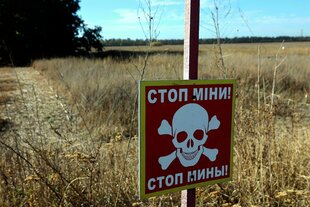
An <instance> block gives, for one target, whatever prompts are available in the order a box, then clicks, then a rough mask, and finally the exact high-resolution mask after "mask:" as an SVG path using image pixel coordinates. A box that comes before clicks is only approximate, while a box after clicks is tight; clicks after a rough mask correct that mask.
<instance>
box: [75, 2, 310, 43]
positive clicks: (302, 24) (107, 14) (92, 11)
mask: <svg viewBox="0 0 310 207" xmlns="http://www.w3.org/2000/svg"><path fill="white" fill-rule="evenodd" d="M151 1H152V3H153V7H152V9H153V11H155V10H157V13H156V16H155V18H154V21H155V24H156V25H158V27H157V30H158V31H159V35H158V39H183V37H184V0H151ZM215 1H216V2H218V8H219V25H220V32H221V36H222V37H240V36H271V37H273V36H280V35H290V36H300V35H304V36H310V0H215ZM141 2H142V3H141ZM144 2H145V0H111V1H109V0H81V2H80V6H81V9H80V11H79V13H78V14H79V15H80V16H81V17H82V19H83V20H84V21H85V23H86V24H87V25H88V26H89V27H93V26H95V25H98V26H101V27H102V36H103V37H104V39H111V38H123V39H125V38H131V39H144V38H145V35H144V33H143V29H142V27H143V28H144V29H145V30H146V23H145V21H143V19H144V17H143V15H144V13H143V11H142V9H141V8H146V6H144V4H143V3H144ZM200 2H201V13H200V19H201V20H200V38H212V37H215V30H214V26H213V25H214V24H213V22H212V18H211V16H212V15H211V14H212V12H213V13H214V12H215V7H214V0H200ZM139 17H140V20H141V21H140V22H141V24H140V23H139Z"/></svg>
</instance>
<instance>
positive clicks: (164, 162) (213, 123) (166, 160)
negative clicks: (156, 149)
mask: <svg viewBox="0 0 310 207" xmlns="http://www.w3.org/2000/svg"><path fill="white" fill-rule="evenodd" d="M219 127H220V122H219V120H218V119H217V117H216V116H213V117H212V119H211V120H210V122H209V127H208V131H211V130H215V129H218V128H219ZM171 132H172V130H171V126H170V124H169V123H168V121H167V120H163V121H162V122H161V125H160V127H159V128H158V134H159V135H171V136H172V133H171ZM200 147H202V149H201V148H200ZM200 147H199V148H200V149H199V152H200V151H201V150H202V154H203V155H204V156H206V157H207V158H209V160H210V161H212V162H213V161H215V160H216V157H217V155H218V149H209V148H206V147H204V146H200ZM180 150H181V149H176V150H175V151H173V152H172V153H170V154H169V155H166V156H162V157H160V158H159V159H158V162H159V164H160V165H161V168H162V169H163V170H166V169H167V168H168V167H169V166H170V164H171V163H172V162H173V161H174V160H175V159H176V157H177V153H180V154H181V152H180ZM199 152H198V153H199ZM196 156H197V155H196Z"/></svg>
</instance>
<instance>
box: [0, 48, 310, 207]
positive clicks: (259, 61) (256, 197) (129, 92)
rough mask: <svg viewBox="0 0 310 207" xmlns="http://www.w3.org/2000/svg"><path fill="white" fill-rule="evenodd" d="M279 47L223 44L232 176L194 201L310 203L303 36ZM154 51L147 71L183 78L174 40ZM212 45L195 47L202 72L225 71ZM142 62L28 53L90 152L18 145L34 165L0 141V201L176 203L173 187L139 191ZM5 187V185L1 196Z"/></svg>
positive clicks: (156, 76)
mask: <svg viewBox="0 0 310 207" xmlns="http://www.w3.org/2000/svg"><path fill="white" fill-rule="evenodd" d="M279 47H280V44H262V45H260V46H259V48H260V50H259V52H258V45H252V44H240V45H223V51H224V60H225V64H226V67H227V71H228V72H229V73H228V74H227V75H228V76H229V77H231V78H236V79H237V80H238V81H237V83H238V87H237V101H236V115H235V123H236V124H235V126H236V128H235V147H234V155H235V157H234V178H233V181H232V182H230V183H225V184H220V185H214V186H209V187H205V188H199V189H197V205H198V206H296V207H297V206H305V207H306V206H309V205H310V203H309V201H310V172H309V169H310V159H309V152H308V151H309V149H310V131H309V127H308V126H309V121H310V117H309V114H310V107H309V99H308V96H309V94H308V93H309V90H310V85H309V84H310V82H309V77H310V68H309V65H310V60H309V58H308V57H309V53H310V51H309V48H310V44H309V43H304V44H293V43H290V44H285V49H284V50H282V48H281V50H280V51H279ZM122 49H124V48H122ZM125 49H127V50H128V49H130V48H125ZM139 50H145V48H139ZM161 50H163V51H165V53H164V54H157V55H153V56H150V58H149V60H148V64H147V68H146V74H145V79H149V80H161V79H180V78H182V62H183V58H182V55H169V54H168V53H167V51H170V50H172V51H180V50H181V48H180V47H177V46H173V47H166V46H165V47H163V48H161ZM213 51H214V49H213V46H210V45H209V46H202V47H201V48H200V60H199V63H200V64H199V74H200V76H199V78H200V79H209V78H221V77H223V76H224V74H223V71H221V70H219V68H218V67H217V59H216V55H215V54H214V52H213ZM276 54H278V56H277V57H276ZM258 57H259V58H258ZM284 58H285V61H284V62H283V63H281V60H283V59H284ZM279 63H281V64H280V65H279V67H278V70H277V73H276V79H274V76H273V74H274V69H275V66H276V65H277V64H279ZM143 64H144V58H143V57H135V58H128V59H123V60H115V59H112V58H106V59H96V60H95V59H93V60H90V59H80V58H66V59H52V60H40V61H36V62H35V63H34V65H33V66H34V67H35V69H37V70H39V71H41V72H42V74H44V75H46V77H48V78H49V80H50V81H51V84H53V86H54V88H55V89H56V91H57V93H59V95H64V96H66V97H68V99H70V102H71V104H72V108H74V110H75V111H77V112H78V113H79V114H80V116H82V117H83V120H84V121H79V123H78V124H79V125H80V127H85V128H87V129H89V131H90V133H91V135H90V136H89V137H85V139H91V142H92V143H93V144H92V146H93V147H95V148H96V150H92V149H89V148H88V147H87V146H83V145H80V146H77V147H76V148H75V151H72V152H67V151H66V150H65V149H66V148H65V147H64V146H62V145H57V146H56V147H55V148H53V149H52V150H51V149H49V148H48V146H45V147H43V146H41V145H39V144H37V143H32V144H33V146H34V148H35V149H37V148H39V149H40V150H41V151H37V153H35V154H34V155H31V154H29V153H26V152H25V153H26V154H27V156H29V157H24V158H25V160H35V162H34V163H35V164H36V165H35V166H34V169H29V165H27V163H26V161H25V160H23V159H21V158H20V157H19V156H16V153H15V154H14V153H12V150H10V149H8V148H9V147H12V149H13V150H14V149H15V150H16V147H19V145H18V144H16V145H9V146H2V147H3V148H4V149H5V150H7V151H11V153H9V152H7V153H8V154H7V156H8V157H10V156H11V159H8V157H7V158H6V159H3V160H2V162H1V164H0V173H2V174H0V175H1V176H0V183H1V184H0V186H1V188H0V189H2V190H0V196H2V198H7V199H10V200H9V201H8V202H2V203H1V202H0V205H1V206H12V205H15V206H23V204H24V205H26V204H28V205H29V203H32V204H33V205H35V206H46V205H50V206H77V205H79V206H176V205H179V204H180V202H179V196H180V195H179V193H175V194H171V195H165V196H161V197H159V198H151V199H148V200H145V201H139V199H138V195H137V193H138V192H137V164H138V163H137V148H136V146H137V115H136V113H135V110H134V109H135V107H136V104H137V103H136V96H137V90H138V89H137V81H138V79H139V77H140V72H141V71H140V70H139V69H140V68H142V67H143ZM258 66H259V67H258ZM258 68H259V71H258ZM297 71H298V72H297ZM258 72H259V74H258ZM258 77H259V78H258ZM274 81H276V82H275V83H276V88H275V91H274V96H273V98H272V84H273V82H274ZM272 99H274V100H273V104H272V105H271V102H272V101H271V100H272ZM77 142H78V141H77ZM75 144H77V143H72V145H75ZM41 147H42V149H41ZM25 150H26V149H25ZM54 151H57V153H52V152H54ZM90 151H94V152H95V153H93V152H92V153H90ZM13 152H14V151H13ZM17 152H20V151H17ZM23 152H24V151H23ZM88 152H89V153H88ZM17 155H18V154H17ZM90 155H91V156H90ZM32 156H33V157H32ZM31 157H32V158H31ZM42 163H43V164H42ZM51 163H53V164H51ZM39 164H41V165H39ZM27 166H28V167H27ZM18 169H22V172H24V174H27V176H25V175H24V174H23V173H18V172H20V171H18ZM31 172H32V174H30V173H31ZM34 172H37V174H35V173H34ZM9 176H11V177H14V179H8V177H9ZM40 176H41V177H40ZM44 177H46V179H47V181H48V182H44V181H46V179H45V180H44V179H43V178H44ZM21 183H22V184H21ZM50 184H51V186H50V187H49V188H47V185H50ZM20 186H22V188H21V187H20ZM5 190H6V191H5ZM53 190H54V191H55V192H56V193H55V192H53ZM4 192H10V193H9V196H6V197H5V195H4ZM57 195H59V196H57ZM14 199H15V200H14ZM25 201H28V203H27V202H25ZM30 201H31V202H30Z"/></svg>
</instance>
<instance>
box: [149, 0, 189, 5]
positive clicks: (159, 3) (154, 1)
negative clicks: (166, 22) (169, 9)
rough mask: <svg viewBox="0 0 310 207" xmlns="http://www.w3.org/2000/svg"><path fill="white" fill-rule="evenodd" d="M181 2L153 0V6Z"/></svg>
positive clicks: (179, 3) (178, 3)
mask: <svg viewBox="0 0 310 207" xmlns="http://www.w3.org/2000/svg"><path fill="white" fill-rule="evenodd" d="M181 4H183V3H182V2H180V1H162V0H153V1H152V5H153V6H173V5H181Z"/></svg>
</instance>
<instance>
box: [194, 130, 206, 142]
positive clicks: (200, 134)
mask: <svg viewBox="0 0 310 207" xmlns="http://www.w3.org/2000/svg"><path fill="white" fill-rule="evenodd" d="M194 137H195V138H196V139H198V140H202V139H203V137H204V131H203V130H201V129H197V130H196V131H195V132H194Z"/></svg>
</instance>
